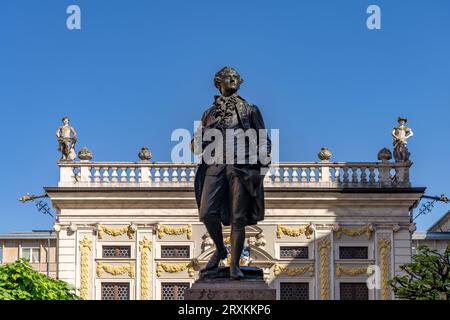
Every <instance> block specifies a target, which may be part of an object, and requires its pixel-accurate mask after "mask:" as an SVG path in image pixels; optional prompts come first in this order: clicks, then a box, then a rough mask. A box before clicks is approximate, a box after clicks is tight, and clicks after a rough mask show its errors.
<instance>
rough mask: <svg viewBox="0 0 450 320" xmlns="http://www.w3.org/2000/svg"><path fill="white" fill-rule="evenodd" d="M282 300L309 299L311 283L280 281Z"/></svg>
mask: <svg viewBox="0 0 450 320" xmlns="http://www.w3.org/2000/svg"><path fill="white" fill-rule="evenodd" d="M280 300H309V283H308V282H284V283H280Z"/></svg>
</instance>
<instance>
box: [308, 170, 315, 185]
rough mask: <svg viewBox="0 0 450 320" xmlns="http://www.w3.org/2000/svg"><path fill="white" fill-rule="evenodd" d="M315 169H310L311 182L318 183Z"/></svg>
mask: <svg viewBox="0 0 450 320" xmlns="http://www.w3.org/2000/svg"><path fill="white" fill-rule="evenodd" d="M314 169H315V168H314V167H310V168H309V182H316V173H315V170H314Z"/></svg>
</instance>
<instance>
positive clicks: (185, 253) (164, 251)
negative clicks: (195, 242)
mask: <svg viewBox="0 0 450 320" xmlns="http://www.w3.org/2000/svg"><path fill="white" fill-rule="evenodd" d="M161 258H189V246H161Z"/></svg>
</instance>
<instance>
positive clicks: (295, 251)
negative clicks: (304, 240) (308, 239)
mask: <svg viewBox="0 0 450 320" xmlns="http://www.w3.org/2000/svg"><path fill="white" fill-rule="evenodd" d="M280 258H294V259H308V247H307V246H302V247H280Z"/></svg>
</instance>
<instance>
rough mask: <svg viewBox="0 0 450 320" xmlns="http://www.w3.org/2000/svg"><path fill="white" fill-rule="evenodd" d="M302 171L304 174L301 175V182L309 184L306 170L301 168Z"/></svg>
mask: <svg viewBox="0 0 450 320" xmlns="http://www.w3.org/2000/svg"><path fill="white" fill-rule="evenodd" d="M300 170H301V171H302V173H301V174H300V177H301V181H302V182H307V181H308V179H307V178H306V168H305V167H301V168H300Z"/></svg>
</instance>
